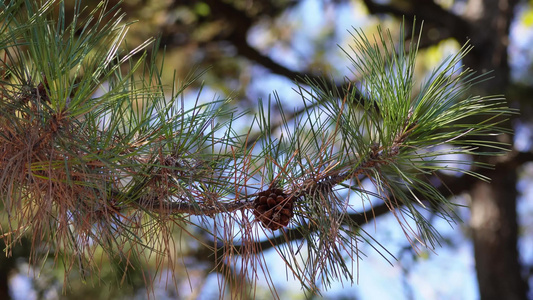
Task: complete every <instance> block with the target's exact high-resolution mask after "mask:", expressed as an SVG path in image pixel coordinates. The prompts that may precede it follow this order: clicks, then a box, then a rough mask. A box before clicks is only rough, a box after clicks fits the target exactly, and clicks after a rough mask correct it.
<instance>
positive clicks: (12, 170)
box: [0, 1, 513, 297]
mask: <svg viewBox="0 0 533 300" xmlns="http://www.w3.org/2000/svg"><path fill="white" fill-rule="evenodd" d="M1 7H2V12H0V20H1V21H2V22H1V27H0V50H1V52H0V54H1V56H0V67H1V74H0V76H1V77H0V89H1V94H0V99H1V101H0V199H1V200H2V210H3V211H2V212H3V215H4V219H3V221H2V223H1V226H2V232H1V234H2V237H3V238H4V240H5V243H6V245H7V248H6V249H5V250H6V253H7V254H8V255H9V254H10V249H12V247H13V245H15V244H16V243H17V242H19V241H20V240H21V239H22V238H24V237H28V238H29V239H30V240H31V241H32V261H33V262H35V263H37V262H41V261H42V260H43V259H47V258H50V257H54V261H56V262H57V261H61V262H62V264H63V265H64V269H65V271H67V272H69V271H71V270H76V272H79V274H80V275H81V276H82V278H83V279H87V278H90V277H92V276H96V277H98V276H99V275H98V274H99V273H98V271H99V270H100V269H101V267H102V266H101V264H102V261H103V258H105V261H106V262H115V263H116V264H117V265H118V266H120V270H121V271H122V272H123V273H124V274H127V273H128V272H130V269H131V268H135V267H138V266H139V265H142V263H147V262H148V261H152V262H155V263H156V264H157V267H156V269H158V270H161V268H165V267H168V268H169V269H170V270H174V268H175V267H174V266H175V261H174V260H175V259H176V257H179V256H180V255H177V254H176V252H180V251H192V250H191V249H193V248H194V247H197V248H194V249H193V250H196V251H199V250H198V248H199V247H200V248H202V249H203V251H206V249H207V253H208V255H213V260H215V261H217V264H218V268H219V269H217V271H219V272H223V273H225V274H226V275H227V276H226V278H227V279H228V280H230V281H232V280H233V281H234V283H233V284H234V285H233V287H234V289H233V290H232V293H235V294H234V296H237V295H240V296H242V297H244V296H243V295H247V294H249V295H253V285H254V282H255V281H256V280H258V279H257V275H258V273H259V272H260V270H261V269H262V268H263V267H264V258H263V257H262V255H261V254H262V251H263V250H265V249H266V248H271V247H276V248H277V252H278V253H279V255H280V256H281V257H282V258H283V260H284V261H285V262H286V267H287V269H288V270H290V273H291V274H293V276H294V277H295V278H296V279H298V280H299V281H300V282H301V284H302V287H304V288H305V289H307V290H309V291H310V292H312V293H320V290H321V288H322V287H328V285H329V284H330V282H331V281H332V280H348V281H350V282H354V281H355V274H356V270H354V268H353V264H352V261H357V259H358V257H359V255H360V252H359V248H358V244H359V243H369V244H371V245H375V248H376V249H377V250H378V252H382V251H386V249H383V248H380V246H379V243H378V242H377V241H375V240H373V238H372V236H371V235H370V234H368V233H366V232H365V231H364V229H363V228H362V225H363V224H364V223H366V221H367V220H368V219H372V218H373V217H374V215H375V214H381V213H383V212H385V211H390V212H391V213H392V214H394V216H395V217H396V218H397V220H398V226H401V228H402V229H403V231H404V232H405V235H406V238H408V239H409V240H410V242H411V244H412V246H413V247H414V248H415V249H418V248H419V247H425V248H429V249H435V248H436V247H437V246H438V244H439V235H438V232H436V231H435V230H434V228H432V226H431V224H430V222H429V221H428V220H427V219H426V217H425V215H426V214H425V212H427V211H431V212H434V213H437V214H438V215H439V216H440V217H442V218H444V219H446V220H449V221H450V222H454V220H456V218H455V216H454V215H453V211H454V210H453V206H454V203H452V202H451V201H450V200H449V199H447V198H446V197H444V196H443V195H442V193H441V192H440V191H439V189H440V188H442V185H441V184H440V183H434V182H429V181H428V180H427V178H428V177H429V175H431V174H438V173H439V172H440V171H442V170H452V171H455V172H459V173H464V174H466V175H469V176H475V177H479V179H480V180H489V178H485V177H483V176H481V175H479V174H477V173H476V169H477V168H485V167H490V165H484V164H480V163H476V162H475V161H474V160H463V161H460V163H461V167H451V166H450V164H451V163H453V162H456V161H450V160H449V155H450V154H455V155H466V156H472V155H497V154H498V153H500V152H501V151H505V147H506V145H505V144H502V143H499V142H497V141H496V140H494V139H493V136H494V135H497V134H499V133H502V132H504V130H503V129H501V128H499V127H498V124H499V123H500V122H503V121H504V120H505V118H506V117H507V116H508V115H509V114H511V113H513V111H511V110H510V109H508V108H507V107H506V101H505V99H504V98H502V97H499V96H491V97H480V96H475V95H468V92H469V90H470V87H471V86H472V85H474V84H476V83H477V82H479V81H480V80H484V79H485V78H484V77H481V76H477V75H476V74H475V72H473V71H472V70H468V69H466V68H464V67H463V66H462V65H461V60H462V58H463V57H464V56H465V55H467V53H468V51H469V50H470V47H469V46H464V47H463V48H462V49H461V50H460V51H459V53H457V54H456V55H455V56H452V57H449V58H448V59H447V60H445V61H444V62H443V63H442V64H441V65H440V66H439V67H438V68H436V69H435V70H434V71H433V72H432V73H431V75H430V76H429V77H428V78H427V79H426V80H425V81H424V82H422V83H419V82H417V81H416V80H415V76H414V68H415V64H416V56H417V44H418V41H417V40H416V38H415V37H416V36H417V32H415V31H414V30H413V31H412V32H410V33H409V34H411V36H412V37H414V38H413V39H412V40H411V42H410V43H409V44H404V43H397V42H396V40H395V38H393V36H392V35H391V34H390V33H389V31H387V30H383V29H379V30H378V35H377V36H375V37H371V38H369V37H367V36H365V34H364V33H363V32H361V31H359V30H356V29H354V30H353V39H354V45H355V46H354V47H353V48H350V49H349V50H346V51H345V54H346V55H347V56H348V57H349V58H350V60H351V62H352V66H351V68H352V70H353V72H354V75H356V76H357V77H359V78H360V81H359V82H358V83H357V84H356V83H353V82H350V81H348V80H347V82H346V84H345V85H344V87H343V88H336V87H335V85H334V84H332V82H330V80H328V79H327V77H326V76H325V77H324V79H323V80H320V81H318V80H316V79H308V78H307V79H306V78H304V79H303V80H300V81H303V82H304V83H301V84H296V89H295V90H297V92H298V93H299V95H300V97H301V99H302V103H303V104H304V107H305V109H304V110H303V111H300V112H298V113H297V114H286V113H285V112H284V110H286V109H287V108H284V107H282V104H281V99H280V98H281V97H283V96H280V95H277V94H274V96H273V97H272V99H269V100H268V101H261V100H259V101H258V113H257V114H255V115H254V116H253V122H252V124H251V125H250V126H249V127H248V129H244V130H243V126H244V125H243V122H242V121H241V120H242V117H243V116H244V115H245V114H244V113H240V112H238V111H237V110H236V109H235V108H234V103H233V102H232V100H231V99H220V100H216V101H212V102H208V103H201V101H199V99H201V94H200V95H198V97H197V100H198V101H197V102H196V103H195V104H194V105H189V104H188V103H185V100H184V98H183V95H184V91H185V90H186V89H187V87H188V86H189V85H190V84H191V83H192V82H194V81H195V80H197V79H198V77H199V76H200V75H201V74H200V75H198V74H196V75H194V76H191V77H190V78H186V79H185V80H183V81H181V82H180V81H179V80H175V82H174V84H173V85H172V86H165V85H163V83H162V80H161V74H162V69H163V65H164V62H162V63H161V64H160V65H158V64H157V63H156V61H157V60H156V58H155V55H156V53H157V52H158V44H157V41H154V40H149V41H147V42H145V43H144V44H142V45H141V46H140V47H137V48H135V49H133V50H128V47H127V43H126V33H127V29H128V24H123V23H122V19H123V14H120V12H119V11H118V9H117V8H116V7H115V8H108V7H107V4H106V2H102V3H101V5H100V6H99V7H98V8H97V9H95V10H94V11H91V12H88V13H87V12H85V11H84V10H83V8H82V5H81V3H80V2H77V9H76V14H75V15H74V18H73V19H72V20H66V17H65V13H64V7H63V2H62V1H48V2H45V3H43V4H41V5H35V4H34V3H33V2H32V1H25V2H22V1H11V2H9V3H7V4H2V6H1ZM82 16H86V17H82ZM67 24H68V25H67ZM401 34H402V36H401V37H399V38H398V40H399V41H403V40H404V39H405V37H404V36H403V35H405V34H406V32H405V30H402V33H401ZM273 105H274V106H276V107H277V108H278V109H277V110H276V111H274V110H272V109H271V107H272V106H273ZM288 115H291V116H292V115H295V117H294V118H288ZM364 179H368V180H370V182H371V183H372V187H371V188H369V187H368V186H365V185H363V180H364ZM378 200H379V201H381V202H380V203H383V204H382V206H381V207H376V209H374V206H373V205H375V203H376V201H378ZM355 201H358V202H362V204H363V207H364V209H365V211H362V212H361V211H357V210H356V209H355V208H354V205H353V203H354V202H355ZM175 232H179V233H180V234H188V235H190V236H191V237H192V238H194V239H195V240H197V241H198V242H199V244H201V245H202V246H192V245H189V246H187V247H184V249H181V248H180V246H179V245H177V244H176V241H175V240H174V239H175ZM291 241H298V242H297V243H290V242H291ZM265 273H266V274H268V272H265ZM156 276H157V275H156V274H154V273H150V272H148V271H146V272H145V274H144V278H145V280H146V281H148V282H151V281H152V280H154V279H155V277H156ZM267 277H268V276H267ZM242 279H245V280H247V281H248V282H250V283H251V286H245V285H239V282H241V284H242V282H243V281H242ZM266 279H267V281H269V282H270V284H272V281H271V279H270V278H266Z"/></svg>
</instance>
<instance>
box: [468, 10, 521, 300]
mask: <svg viewBox="0 0 533 300" xmlns="http://www.w3.org/2000/svg"><path fill="white" fill-rule="evenodd" d="M516 3H517V1H516V0H481V1H472V0H471V1H469V3H468V7H467V10H466V12H465V14H464V15H463V17H464V18H465V19H466V20H468V22H469V23H470V25H471V27H470V28H469V32H468V35H469V37H470V38H471V39H472V40H471V43H472V45H473V46H474V49H473V51H472V53H470V54H469V55H467V56H466V57H465V64H466V65H467V66H469V67H471V68H472V69H474V70H477V71H481V72H487V71H491V70H492V71H493V73H492V74H491V75H492V76H494V79H491V80H489V81H486V82H484V83H482V84H481V85H478V86H477V88H480V89H481V91H479V92H480V93H482V94H483V93H484V94H493V93H496V94H502V93H505V92H506V89H507V87H508V85H509V66H508V63H507V59H508V56H507V48H508V43H509V42H508V37H509V28H510V23H511V20H512V18H513V15H514V8H515V6H516ZM506 125H508V126H509V127H511V124H510V122H509V123H507V124H506ZM516 172H517V170H516V166H509V165H508V164H507V165H506V164H503V163H502V164H499V165H498V166H497V168H496V169H495V171H493V172H490V173H489V174H488V175H489V176H490V178H491V179H492V180H491V182H490V183H486V182H477V183H476V184H474V185H473V186H472V188H471V190H470V194H471V196H472V207H471V209H472V211H471V214H472V215H471V228H472V233H473V243H474V254H475V261H476V272H477V278H478V283H479V293H480V299H482V300H491V299H494V300H496V299H498V300H499V299H506V300H514V299H516V300H518V299H527V291H528V286H527V283H526V281H525V280H524V278H523V277H522V275H521V268H520V262H519V256H518V250H517V241H518V224H517V213H516V198H517V191H516V182H517V175H516Z"/></svg>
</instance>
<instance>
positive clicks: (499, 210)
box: [470, 168, 527, 300]
mask: <svg viewBox="0 0 533 300" xmlns="http://www.w3.org/2000/svg"><path fill="white" fill-rule="evenodd" d="M491 175H492V176H491V177H492V182H491V183H487V182H477V183H476V184H474V186H473V188H472V190H471V195H472V199H473V201H472V207H471V210H472V212H471V223H470V225H471V228H472V231H473V241H474V254H475V261H476V271H477V278H478V283H479V293H480V299H482V300H492V299H494V300H500V299H507V300H519V299H527V284H526V282H525V280H524V279H523V278H522V275H521V268H520V263H519V259H518V251H517V248H516V244H517V236H518V225H517V221H516V220H517V213H516V197H517V192H516V179H517V176H516V169H514V168H511V169H509V168H507V169H503V168H499V169H498V170H496V171H494V172H492V174H491Z"/></svg>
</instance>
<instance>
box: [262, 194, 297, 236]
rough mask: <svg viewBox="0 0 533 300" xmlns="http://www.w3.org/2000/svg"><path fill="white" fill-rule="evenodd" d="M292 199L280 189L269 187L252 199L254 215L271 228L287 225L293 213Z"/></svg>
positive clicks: (275, 228)
mask: <svg viewBox="0 0 533 300" xmlns="http://www.w3.org/2000/svg"><path fill="white" fill-rule="evenodd" d="M293 202H294V201H293V199H292V197H289V196H288V195H287V194H285V193H284V192H283V191H282V190H281V189H276V188H270V189H268V190H266V191H262V192H260V193H259V194H258V196H257V198H256V199H255V201H254V215H255V217H256V218H257V219H259V220H260V221H261V224H262V225H263V226H264V227H266V228H270V229H272V230H277V229H280V228H281V227H285V226H287V225H289V221H290V220H291V218H292V216H293V215H294V214H293Z"/></svg>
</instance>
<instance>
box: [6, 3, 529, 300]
mask: <svg viewBox="0 0 533 300" xmlns="http://www.w3.org/2000/svg"><path fill="white" fill-rule="evenodd" d="M66 2H67V4H68V3H70V1H66ZM72 2H74V1H72ZM98 2H99V1H92V0H84V1H82V4H83V5H87V6H88V7H94V6H95V5H96V4H97V3H98ZM115 2H117V3H115ZM115 4H117V5H119V6H120V7H121V9H122V11H124V12H125V13H126V14H127V19H128V20H129V21H138V22H137V23H134V24H133V25H132V26H131V28H130V31H129V35H128V38H127V41H128V45H129V46H130V47H131V48H133V47H134V46H135V45H138V44H140V43H142V42H143V41H144V40H146V39H148V38H150V37H152V36H157V37H159V38H160V43H161V47H160V51H161V53H159V54H158V57H160V59H162V57H163V55H162V52H165V55H164V66H165V68H166V69H165V73H164V74H163V75H164V78H165V79H166V80H167V84H169V85H170V84H172V79H173V78H174V76H176V78H178V79H180V78H186V77H187V76H190V75H191V74H199V73H200V71H203V70H207V71H206V72H205V73H203V74H202V75H201V77H200V79H199V80H197V81H196V82H195V83H194V84H193V85H192V86H191V87H189V88H188V89H187V91H186V94H185V96H186V97H191V99H194V98H196V97H197V95H198V93H199V91H200V89H201V93H200V97H199V99H200V101H201V102H208V101H211V100H213V99H219V98H228V97H231V98H232V99H234V102H233V103H234V105H237V106H238V107H239V109H240V110H242V111H250V112H252V113H253V112H254V111H256V110H257V100H258V99H260V98H261V99H268V98H269V97H270V95H272V93H273V92H274V91H276V92H277V94H278V95H279V98H280V100H281V102H282V103H283V105H284V107H283V109H284V111H285V112H288V113H292V112H294V111H297V110H298V109H299V108H300V106H299V105H301V104H300V103H301V100H300V96H299V95H298V94H297V93H296V92H295V91H294V90H293V88H295V87H296V85H295V81H296V82H297V81H299V80H301V78H303V77H305V76H308V77H310V78H317V77H321V76H327V77H331V78H333V79H334V80H335V81H336V82H338V83H339V84H341V83H343V82H344V80H345V79H348V80H350V81H354V82H357V80H358V78H357V75H354V73H355V74H357V72H352V71H353V70H350V69H349V67H350V62H349V60H348V58H347V57H346V55H345V54H344V53H343V52H342V50H341V48H343V49H346V50H349V49H350V44H351V43H352V40H353V37H352V36H351V34H350V33H353V32H354V30H355V29H361V30H362V32H364V33H365V34H366V35H367V36H368V37H371V36H372V35H373V34H375V33H376V32H377V26H378V25H380V26H382V27H383V28H388V29H390V30H391V34H392V35H393V37H396V38H398V36H399V28H400V22H401V21H402V19H404V20H405V21H406V22H405V23H406V25H407V26H411V24H413V20H414V18H415V16H416V20H417V22H416V24H417V26H419V25H420V24H421V23H422V22H423V33H422V36H421V40H420V52H419V58H418V62H417V66H416V71H417V76H418V77H419V78H420V80H423V78H424V76H426V75H427V72H428V71H430V70H432V68H435V67H436V66H438V65H439V63H440V62H442V60H443V59H445V58H446V57H447V56H449V55H453V54H455V53H456V52H457V51H459V49H460V48H461V46H462V45H464V44H465V43H467V42H468V43H470V44H471V45H473V46H474V49H473V50H472V51H471V52H470V53H469V54H468V55H467V57H466V58H465V59H464V61H463V63H464V64H465V65H466V66H467V67H470V68H472V69H474V70H476V71H478V72H479V74H482V73H486V72H491V73H490V74H489V77H493V78H492V79H491V80H489V81H485V82H482V83H481V84H479V85H478V86H477V87H476V90H474V91H472V93H474V94H481V95H488V94H502V95H505V97H506V98H507V100H508V103H509V106H511V107H513V108H517V109H519V110H520V114H519V115H515V116H513V118H512V119H511V120H509V121H508V122H506V123H505V124H503V126H505V127H508V128H512V129H513V130H514V136H513V135H508V136H505V137H501V138H502V141H506V142H508V143H510V144H511V145H512V147H511V151H510V152H508V153H507V154H506V155H504V156H500V157H497V158H492V159H491V160H487V161H485V162H490V163H492V164H495V168H494V169H493V170H481V171H480V172H482V174H483V175H486V176H489V177H490V178H492V181H491V183H486V182H482V181H479V180H477V179H475V178H469V177H468V178H467V177H461V176H458V175H456V174H442V175H441V177H442V180H443V181H444V182H445V183H446V186H447V189H445V191H444V192H445V193H447V196H449V197H452V195H455V198H454V200H453V201H454V202H455V203H459V204H462V205H464V207H458V208H457V215H458V216H459V217H460V218H461V221H459V222H457V223H456V224H449V223H448V222H447V221H445V220H442V219H439V218H437V217H435V218H431V217H432V216H430V215H428V217H429V218H431V219H432V221H433V224H434V226H435V228H436V229H437V230H438V231H439V232H440V233H441V235H442V244H441V247H437V248H436V249H435V251H428V250H424V249H421V252H419V253H415V252H414V250H413V249H412V248H411V246H410V244H409V242H408V240H407V239H406V238H405V236H404V234H403V232H402V231H401V230H400V228H399V226H398V224H397V221H396V220H395V218H394V216H392V215H391V214H385V213H384V214H381V215H380V216H377V217H376V218H375V220H372V221H371V222H370V223H369V224H368V225H366V227H365V229H366V231H367V232H369V233H370V234H371V235H372V236H373V237H375V239H376V241H377V242H379V243H380V244H381V246H382V247H383V248H384V249H387V250H388V251H389V252H390V254H387V253H385V254H384V255H385V256H386V258H384V257H382V255H381V254H380V253H377V252H376V251H375V250H373V249H372V248H371V247H370V246H369V245H367V244H361V250H362V252H364V253H365V254H366V256H365V257H362V258H361V259H360V260H359V261H358V262H354V263H358V265H357V270H358V279H357V281H358V284H354V285H351V284H350V283H341V282H339V283H334V284H333V285H332V286H331V287H329V289H327V290H324V291H323V294H322V296H316V295H311V294H305V293H304V292H303V291H302V290H301V287H300V284H299V283H298V282H297V281H294V280H293V279H292V278H291V277H290V276H287V270H286V269H285V267H284V262H283V261H282V260H281V259H280V258H279V255H278V254H277V253H276V251H275V249H268V250H265V252H264V254H265V257H266V259H265V261H266V262H267V265H268V267H269V269H268V271H269V273H270V276H271V277H272V278H273V279H274V284H275V287H276V292H277V293H278V296H279V297H280V298H281V299H306V298H316V299H320V298H322V297H323V298H324V299H509V300H510V299H528V298H529V299H533V292H531V291H530V288H529V285H531V284H533V163H532V162H533V152H532V142H533V118H532V116H533V102H532V100H533V1H530V0H521V1H520V0H413V1H408V0H390V1H387V0H271V1H266V0H234V1H232V0H226V1H224V0H204V1H194V0H174V1H172V0H164V1H163V0H152V1H151V0H125V1H123V2H121V3H118V1H114V0H111V1H110V6H112V5H115ZM67 9H68V10H67V14H70V15H72V13H73V12H72V11H73V7H67ZM67 19H69V17H67ZM406 31H407V32H411V30H410V29H407V30H406ZM408 38H409V37H408ZM339 46H340V47H341V48H339ZM355 71H356V70H355ZM273 109H275V108H273ZM244 120H246V118H244ZM248 120H251V119H248ZM244 125H246V124H244ZM243 128H244V127H243ZM474 159H478V158H474ZM177 239H182V240H183V239H185V238H183V237H177ZM185 243H191V244H194V241H185ZM29 246H30V243H26V244H25V243H23V244H22V245H20V246H18V247H17V248H16V249H15V250H14V256H13V257H10V258H6V257H4V256H0V299H9V298H8V297H11V298H12V299H58V298H65V299H123V298H128V299H131V298H135V299H145V298H146V297H147V293H146V289H145V286H144V280H143V278H142V275H140V273H139V272H136V271H135V270H130V271H128V275H127V276H126V277H124V278H123V277H122V275H123V274H122V273H121V272H119V271H117V270H114V269H113V268H112V267H110V268H109V269H105V268H104V269H102V273H101V274H100V279H101V281H95V282H87V283H85V284H83V283H81V280H79V278H78V279H77V278H76V273H75V272H72V273H71V274H70V275H69V276H71V278H70V280H69V286H63V279H64V271H62V267H63V266H62V265H61V264H60V263H59V264H58V267H56V268H53V267H52V265H53V262H52V261H50V262H46V263H45V264H44V265H43V266H42V269H40V268H35V269H34V268H29V269H28V263H29V261H28V257H29ZM2 248H3V247H2ZM185 248H186V249H187V251H183V257H180V258H179V259H178V260H177V261H178V262H176V269H177V273H176V274H177V277H178V282H179V285H177V286H174V285H173V284H168V285H167V284H166V281H165V280H164V277H165V276H166V274H165V270H157V271H158V272H159V275H160V276H161V277H162V278H163V279H162V280H161V281H158V280H156V285H155V286H153V287H152V291H153V293H154V296H155V299H217V298H219V297H223V296H224V295H225V290H227V288H225V287H224V286H221V284H222V283H221V282H222V281H221V277H222V276H223V275H222V274H221V273H217V272H216V270H214V267H215V266H214V262H213V261H212V257H210V256H208V255H204V254H205V252H201V253H200V252H198V251H194V249H198V247H194V246H189V247H185ZM202 253H204V254H202ZM382 254H383V253H382ZM139 267H141V268H150V266H139ZM28 270H29V271H28ZM154 272H156V270H154ZM37 273H39V274H40V275H39V274H37ZM121 282H124V283H127V285H125V286H121V287H120V288H118V286H119V285H120V283H121ZM157 282H159V283H157ZM65 289H66V290H65ZM270 293H271V290H270V287H269V286H268V285H267V283H266V282H262V281H261V280H258V286H257V294H256V298H257V299H268V298H270V297H271V296H270ZM228 295H229V294H228Z"/></svg>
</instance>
